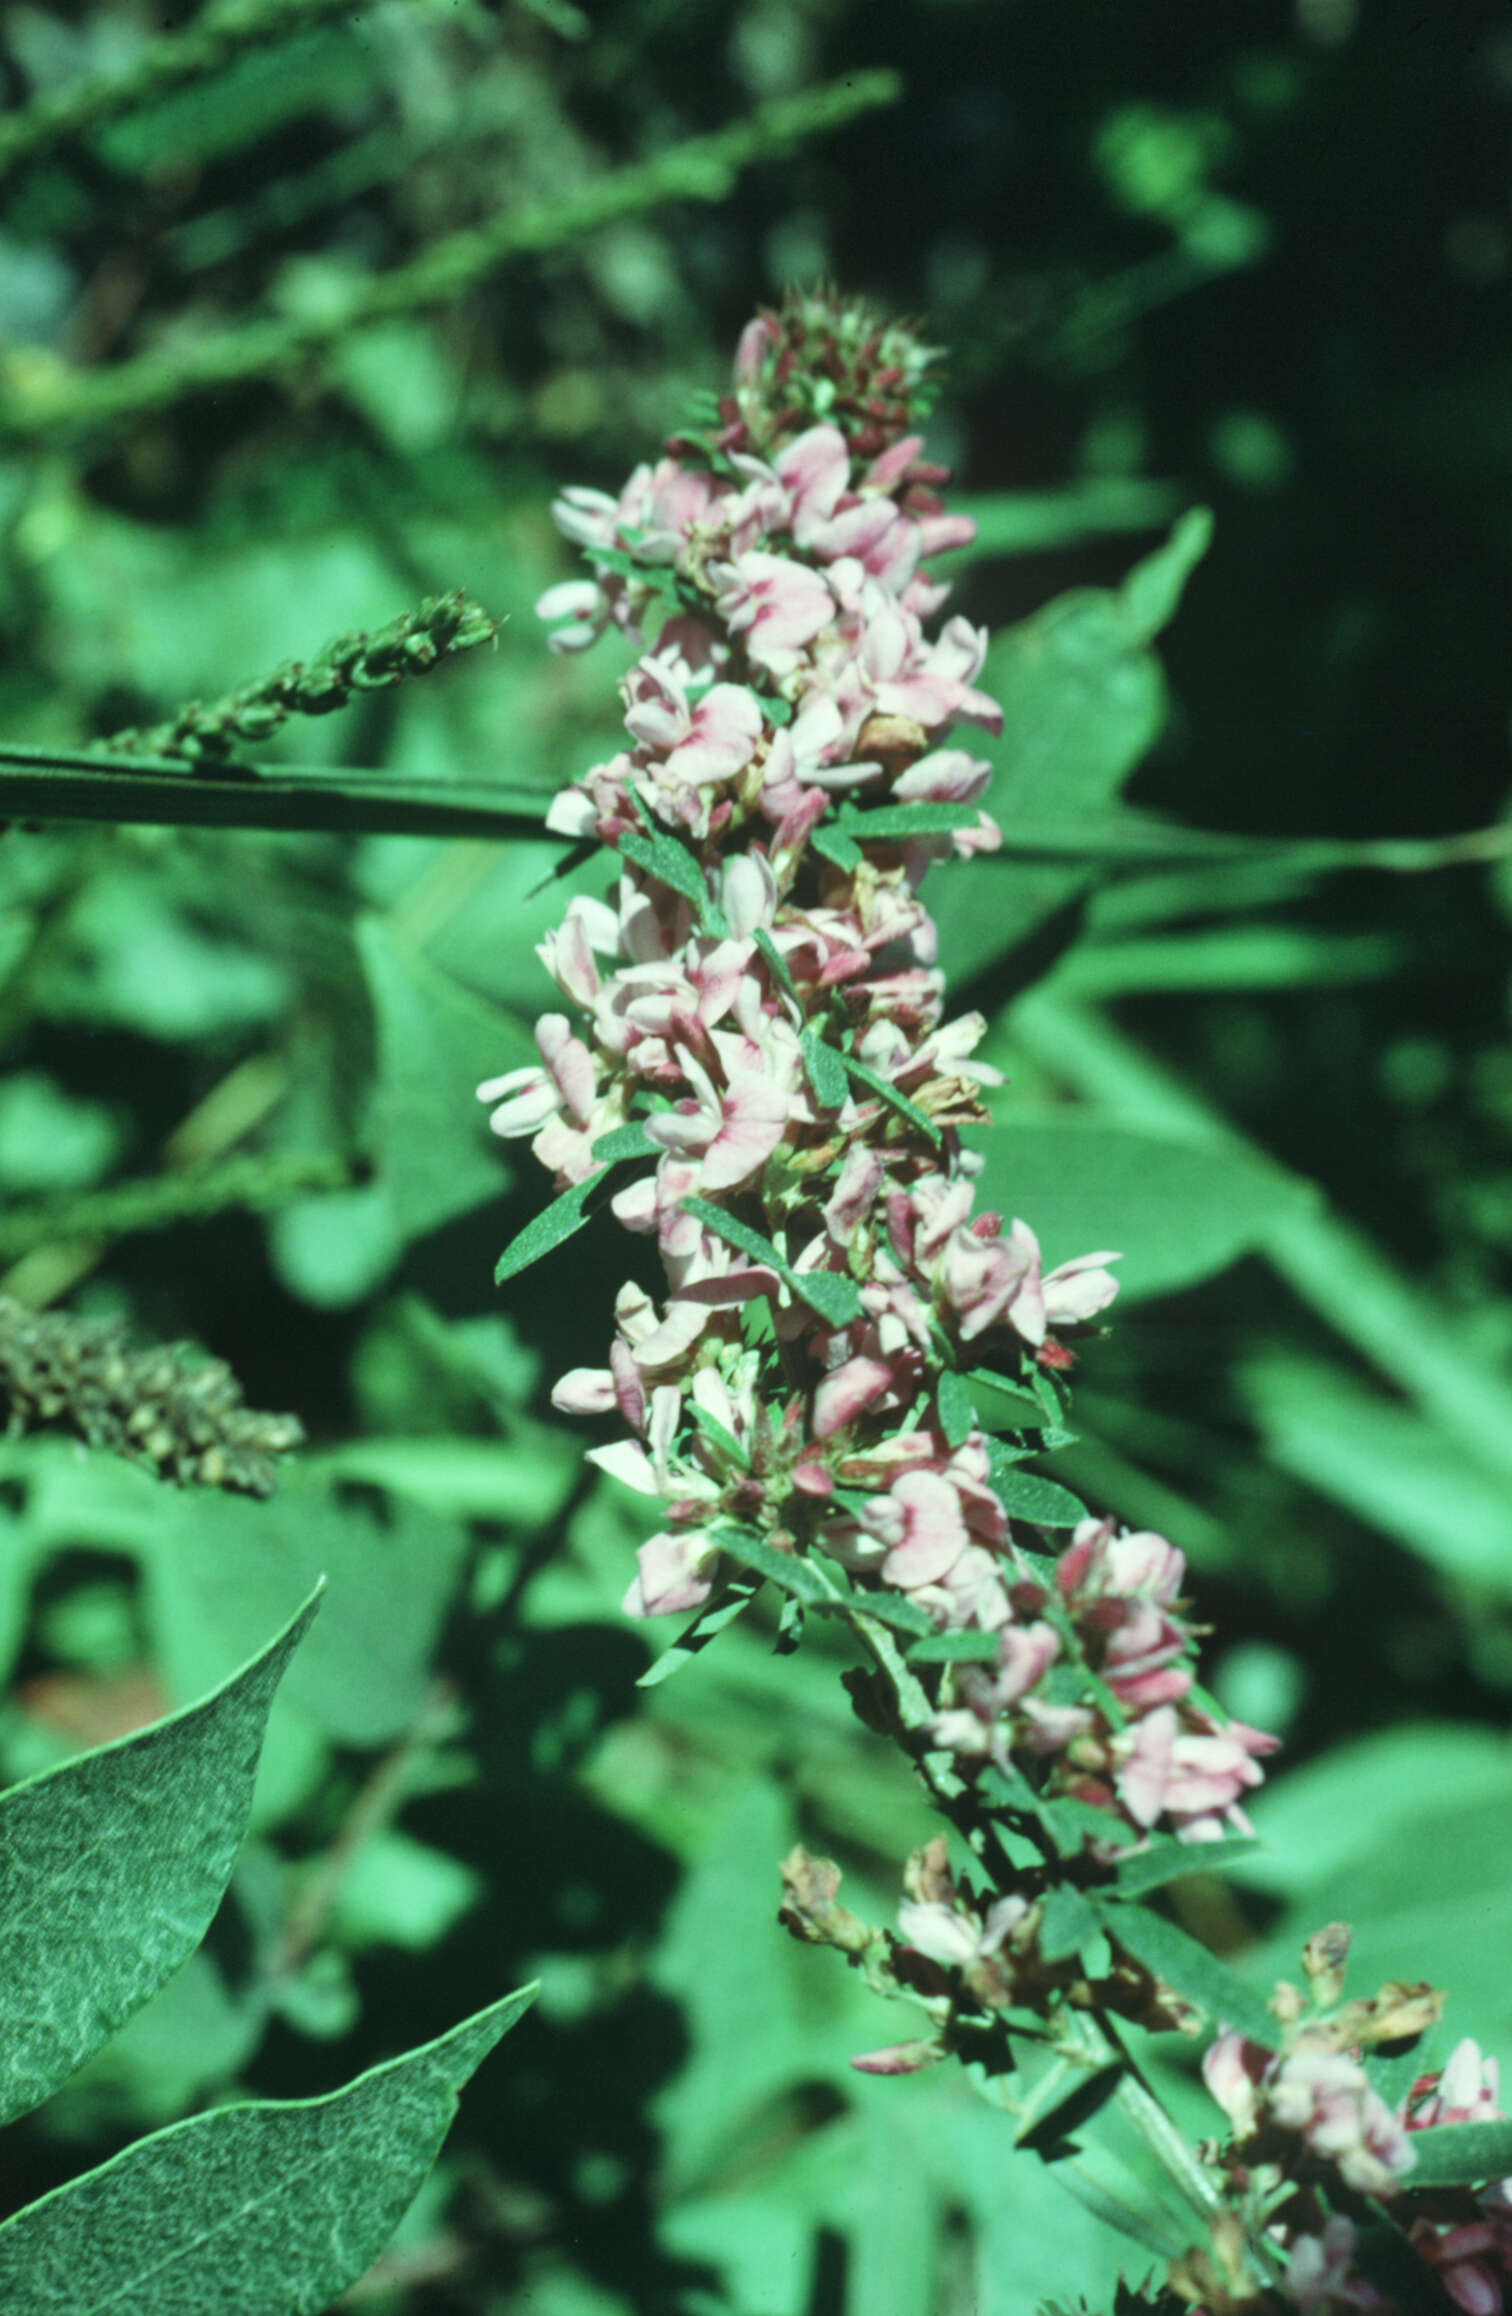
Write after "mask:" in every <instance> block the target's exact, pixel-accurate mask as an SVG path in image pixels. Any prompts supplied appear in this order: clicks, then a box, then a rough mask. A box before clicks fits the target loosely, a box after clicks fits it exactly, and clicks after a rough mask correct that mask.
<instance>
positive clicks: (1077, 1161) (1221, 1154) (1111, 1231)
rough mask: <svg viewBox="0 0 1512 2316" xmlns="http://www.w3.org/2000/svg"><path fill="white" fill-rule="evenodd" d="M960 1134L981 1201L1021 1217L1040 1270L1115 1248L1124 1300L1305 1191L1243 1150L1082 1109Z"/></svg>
mask: <svg viewBox="0 0 1512 2316" xmlns="http://www.w3.org/2000/svg"><path fill="white" fill-rule="evenodd" d="M967 1139H968V1140H969V1142H970V1143H971V1145H972V1147H973V1148H975V1149H978V1150H980V1151H981V1152H982V1153H983V1155H984V1157H985V1159H986V1167H985V1170H984V1172H983V1175H982V1178H981V1183H980V1187H979V1193H978V1203H979V1205H980V1206H982V1207H984V1208H992V1207H996V1208H998V1209H999V1210H1000V1211H1001V1212H1002V1213H1003V1214H1004V1215H1005V1216H1014V1215H1019V1216H1022V1218H1023V1220H1024V1221H1025V1222H1027V1223H1028V1224H1029V1226H1030V1228H1031V1229H1032V1230H1033V1231H1034V1233H1035V1235H1036V1237H1037V1238H1038V1239H1039V1242H1040V1245H1041V1247H1042V1249H1043V1252H1044V1258H1045V1265H1046V1268H1047V1269H1049V1268H1050V1267H1051V1266H1052V1265H1054V1264H1056V1263H1061V1262H1065V1261H1067V1260H1069V1259H1070V1258H1071V1257H1072V1256H1074V1255H1079V1254H1083V1253H1087V1252H1089V1251H1090V1250H1092V1249H1093V1248H1096V1247H1116V1248H1123V1249H1125V1250H1126V1252H1125V1254H1124V1259H1123V1260H1122V1261H1121V1262H1120V1263H1119V1264H1118V1266H1117V1268H1116V1271H1115V1274H1114V1275H1115V1276H1116V1277H1117V1279H1118V1281H1119V1293H1120V1297H1121V1299H1122V1300H1124V1301H1132V1300H1135V1299H1137V1298H1138V1297H1141V1296H1145V1295H1160V1294H1170V1293H1172V1292H1174V1291H1175V1290H1176V1289H1177V1288H1179V1287H1188V1286H1192V1285H1194V1284H1195V1283H1196V1282H1197V1281H1198V1280H1199V1279H1205V1278H1209V1277H1211V1276H1212V1274H1213V1273H1214V1272H1215V1271H1220V1270H1222V1269H1224V1268H1225V1266H1226V1265H1227V1264H1229V1263H1231V1262H1233V1261H1234V1260H1235V1258H1236V1257H1237V1256H1239V1255H1241V1254H1244V1253H1246V1252H1247V1251H1248V1250H1249V1249H1250V1248H1251V1247H1253V1246H1255V1245H1256V1244H1257V1243H1258V1242H1259V1240H1260V1239H1261V1237H1262V1236H1263V1235H1264V1233H1265V1231H1266V1229H1267V1228H1268V1227H1269V1225H1270V1224H1272V1223H1273V1222H1276V1221H1278V1220H1280V1219H1281V1218H1283V1217H1285V1216H1287V1215H1290V1214H1292V1213H1294V1212H1296V1211H1297V1210H1298V1209H1299V1208H1301V1207H1303V1206H1305V1205H1306V1204H1308V1202H1309V1201H1310V1200H1311V1199H1312V1198H1313V1197H1314V1196H1315V1193H1314V1192H1313V1191H1312V1190H1311V1189H1310V1188H1309V1186H1308V1185H1307V1184H1305V1183H1302V1182H1300V1181H1298V1180H1297V1179H1296V1178H1295V1177H1294V1176H1291V1175H1288V1174H1284V1173H1282V1171H1281V1170H1280V1168H1279V1167H1275V1166H1271V1165H1269V1164H1268V1163H1267V1162H1266V1161H1264V1160H1263V1159H1260V1158H1257V1157H1254V1156H1252V1155H1251V1154H1250V1153H1249V1152H1247V1151H1238V1150H1230V1149H1227V1148H1223V1147H1220V1146H1217V1145H1214V1144H1210V1143H1202V1142H1198V1141H1195V1140H1189V1139H1183V1138H1180V1137H1177V1136H1174V1135H1165V1134H1157V1133H1150V1132H1146V1131H1144V1130H1142V1129H1138V1128H1134V1127H1129V1126H1111V1125H1105V1124H1103V1123H1101V1122H1100V1121H1098V1120H1094V1119H1090V1118H1085V1117H1056V1118H1046V1117H1027V1116H1026V1117H1019V1118H1013V1119H1009V1120H1006V1121H1005V1122H1004V1123H1003V1124H1002V1125H998V1126H985V1127H973V1128H972V1129H971V1131H970V1133H969V1134H968V1136H967Z"/></svg>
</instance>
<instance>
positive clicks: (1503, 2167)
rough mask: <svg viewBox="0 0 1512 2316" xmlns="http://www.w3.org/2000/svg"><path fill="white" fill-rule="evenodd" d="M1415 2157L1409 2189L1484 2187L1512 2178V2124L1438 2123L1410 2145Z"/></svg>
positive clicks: (1415, 2136) (1415, 2134) (1415, 2135)
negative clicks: (1489, 2183)
mask: <svg viewBox="0 0 1512 2316" xmlns="http://www.w3.org/2000/svg"><path fill="white" fill-rule="evenodd" d="M1407 2144H1408V2146H1409V2147H1410V2148H1411V2149H1412V2152H1413V2155H1414V2156H1415V2157H1416V2161H1415V2162H1414V2164H1413V2166H1412V2169H1411V2171H1410V2172H1409V2173H1408V2174H1407V2184H1408V2186H1409V2187H1414V2188H1417V2187H1481V2186H1484V2185H1485V2183H1486V2181H1487V2180H1493V2179H1506V2178H1508V2177H1512V2122H1509V2121H1507V2120H1506V2119H1505V2118H1503V2119H1502V2120H1500V2121H1499V2122H1495V2123H1435V2124H1433V2125H1431V2126H1430V2128H1429V2129H1428V2130H1426V2131H1414V2132H1413V2133H1412V2135H1411V2137H1410V2138H1409V2140H1408V2142H1407Z"/></svg>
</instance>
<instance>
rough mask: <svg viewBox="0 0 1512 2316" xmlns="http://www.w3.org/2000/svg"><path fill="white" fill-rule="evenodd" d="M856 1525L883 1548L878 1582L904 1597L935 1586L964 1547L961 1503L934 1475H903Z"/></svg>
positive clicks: (945, 1482)
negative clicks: (921, 1587) (893, 1587)
mask: <svg viewBox="0 0 1512 2316" xmlns="http://www.w3.org/2000/svg"><path fill="white" fill-rule="evenodd" d="M861 1525H862V1526H863V1528H865V1529H866V1530H867V1531H868V1533H869V1534H870V1535H872V1536H875V1537H876V1539H877V1541H878V1542H879V1543H881V1544H885V1545H886V1546H887V1556H886V1558H885V1559H884V1560H883V1562H882V1580H883V1582H884V1583H885V1584H896V1585H898V1586H899V1587H900V1588H901V1589H902V1590H903V1591H905V1592H908V1591H912V1590H913V1588H914V1587H915V1586H916V1585H920V1584H935V1583H938V1581H939V1579H940V1578H941V1577H942V1576H944V1575H945V1574H946V1572H947V1570H948V1569H949V1568H950V1567H951V1566H952V1565H953V1563H954V1562H955V1561H956V1560H958V1559H959V1558H960V1556H961V1554H962V1553H963V1552H964V1551H965V1549H966V1546H967V1543H968V1542H969V1538H968V1536H967V1532H966V1523H965V1521H964V1519H963V1518H962V1517H961V1499H960V1497H959V1496H958V1495H957V1494H956V1491H955V1489H954V1488H953V1487H952V1486H951V1484H950V1482H949V1481H948V1480H947V1479H945V1478H943V1477H942V1476H941V1474H940V1473H938V1472H905V1473H904V1474H903V1475H902V1477H901V1478H900V1479H897V1480H895V1481H894V1482H893V1485H892V1488H891V1490H890V1491H889V1493H888V1494H887V1495H885V1496H874V1497H873V1498H872V1500H871V1502H870V1503H869V1504H868V1505H867V1507H866V1509H865V1511H864V1512H863V1513H862V1515H861Z"/></svg>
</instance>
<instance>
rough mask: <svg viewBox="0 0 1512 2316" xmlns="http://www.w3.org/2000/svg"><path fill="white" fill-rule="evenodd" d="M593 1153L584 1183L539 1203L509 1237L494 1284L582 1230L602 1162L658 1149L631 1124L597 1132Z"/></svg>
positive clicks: (656, 1155)
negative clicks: (594, 1164)
mask: <svg viewBox="0 0 1512 2316" xmlns="http://www.w3.org/2000/svg"><path fill="white" fill-rule="evenodd" d="M593 1155H594V1157H595V1158H597V1159H598V1161H599V1167H598V1172H597V1173H596V1174H590V1175H589V1176H588V1179H587V1181H586V1182H574V1183H573V1185H572V1187H571V1188H570V1189H569V1190H564V1191H563V1192H562V1194H561V1196H560V1198H554V1199H553V1200H552V1202H551V1204H550V1205H549V1206H543V1207H542V1209H541V1211H540V1213H539V1214H538V1215H535V1216H534V1217H533V1218H532V1220H531V1221H529V1222H527V1223H526V1225H525V1228H524V1229H523V1230H522V1231H521V1232H520V1233H519V1235H518V1236H517V1237H515V1238H512V1239H511V1240H510V1242H509V1244H508V1246H507V1247H506V1248H505V1249H504V1252H503V1253H502V1254H501V1255H500V1257H499V1260H498V1263H497V1265H496V1266H495V1269H494V1285H495V1286H496V1287H502V1286H503V1284H504V1282H505V1280H506V1279H513V1278H517V1277H518V1276H519V1274H520V1272H521V1271H526V1270H529V1268H530V1266H531V1264H532V1263H538V1262H539V1261H540V1259H541V1257H542V1256H543V1255H549V1254H553V1253H554V1252H555V1251H556V1249H557V1248H558V1247H559V1246H561V1245H563V1244H564V1242H565V1241H566V1240H567V1239H569V1238H573V1237H575V1236H576V1234H577V1233H578V1232H579V1231H580V1230H584V1229H586V1227H587V1223H588V1212H587V1208H588V1200H589V1198H590V1197H591V1196H592V1194H593V1192H594V1190H595V1189H596V1188H597V1187H598V1184H599V1183H600V1181H601V1180H602V1179H603V1173H604V1168H605V1166H606V1165H613V1164H614V1162H615V1160H616V1159H620V1158H659V1157H660V1156H661V1149H660V1146H659V1144H657V1143H655V1142H653V1141H652V1139H651V1137H650V1135H649V1134H648V1133H647V1132H646V1129H645V1127H644V1126H642V1125H640V1124H638V1123H632V1124H630V1125H628V1126H615V1127H614V1128H613V1129H612V1130H611V1131H610V1132H609V1133H607V1134H600V1136H599V1138H598V1140H597V1141H596V1142H595V1143H594V1145H593Z"/></svg>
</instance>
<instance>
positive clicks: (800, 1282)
mask: <svg viewBox="0 0 1512 2316" xmlns="http://www.w3.org/2000/svg"><path fill="white" fill-rule="evenodd" d="M787 1278H788V1285H789V1286H790V1287H791V1288H792V1290H793V1293H794V1294H795V1295H797V1296H798V1297H799V1298H800V1300H801V1301H803V1302H805V1303H807V1305H808V1307H809V1309H810V1310H811V1311H815V1312H817V1313H818V1315H819V1317H820V1318H821V1319H822V1320H823V1321H824V1323H825V1325H826V1326H828V1327H848V1326H849V1325H850V1323H851V1321H852V1319H859V1318H860V1316H861V1290H860V1288H859V1287H858V1286H857V1285H856V1283H855V1281H854V1279H843V1278H842V1277H841V1276H840V1273H839V1272H838V1271H790V1272H789V1273H788V1275H787Z"/></svg>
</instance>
